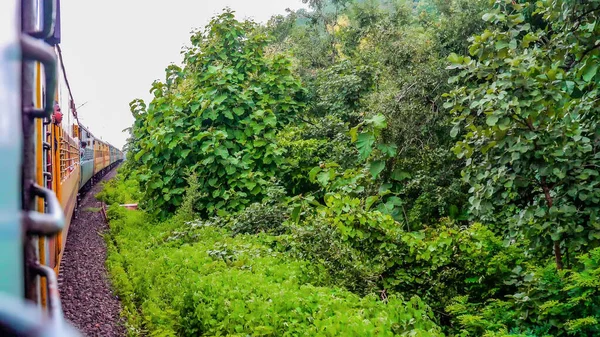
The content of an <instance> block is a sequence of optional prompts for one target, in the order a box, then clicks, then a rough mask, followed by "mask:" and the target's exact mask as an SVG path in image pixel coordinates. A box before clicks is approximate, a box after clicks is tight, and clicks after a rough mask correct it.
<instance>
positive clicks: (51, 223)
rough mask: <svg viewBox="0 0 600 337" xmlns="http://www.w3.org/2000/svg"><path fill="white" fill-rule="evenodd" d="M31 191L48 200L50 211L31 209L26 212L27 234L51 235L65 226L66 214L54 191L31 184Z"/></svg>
mask: <svg viewBox="0 0 600 337" xmlns="http://www.w3.org/2000/svg"><path fill="white" fill-rule="evenodd" d="M30 188H31V192H32V193H33V194H34V195H36V196H38V197H40V198H43V199H44V200H46V203H47V205H48V208H47V209H48V213H39V212H35V211H29V212H26V213H25V214H24V221H25V224H26V228H27V234H31V235H41V236H51V235H54V234H56V233H59V232H60V231H62V229H63V228H64V227H65V215H64V213H63V211H62V208H61V206H60V202H59V201H58V198H57V197H56V194H55V193H54V191H52V190H50V189H47V188H44V187H41V186H39V185H37V184H31V187H30Z"/></svg>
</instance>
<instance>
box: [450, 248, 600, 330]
mask: <svg viewBox="0 0 600 337" xmlns="http://www.w3.org/2000/svg"><path fill="white" fill-rule="evenodd" d="M577 264H578V265H579V266H581V270H579V271H578V270H566V271H557V270H556V267H555V266H554V265H552V264H548V265H547V266H545V267H537V266H531V267H530V268H529V269H526V270H521V269H518V270H515V272H516V274H517V277H516V278H515V282H516V283H517V284H519V291H518V292H516V293H514V295H512V296H509V297H508V299H506V300H494V301H490V302H487V303H483V304H482V303H477V302H472V301H469V300H470V299H469V298H468V297H461V298H456V300H455V302H454V303H453V304H452V305H451V306H449V308H448V309H449V311H450V312H452V313H453V314H455V315H456V316H457V317H456V323H457V326H460V335H461V336H471V335H473V336H476V335H477V336H478V335H482V334H483V333H484V332H486V331H488V332H489V333H491V332H492V331H495V332H501V331H511V332H512V333H513V334H514V335H517V334H522V335H527V336H595V335H597V334H598V333H600V330H599V328H598V321H599V320H600V314H599V313H600V300H599V299H600V296H599V295H600V249H594V250H592V251H591V252H590V253H589V254H583V255H581V256H579V257H578V259H577ZM513 334H511V335H513Z"/></svg>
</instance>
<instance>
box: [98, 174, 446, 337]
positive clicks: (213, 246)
mask: <svg viewBox="0 0 600 337" xmlns="http://www.w3.org/2000/svg"><path fill="white" fill-rule="evenodd" d="M124 184H125V185H126V183H124V182H123V181H118V180H117V181H116V182H115V183H111V184H107V186H105V190H106V193H105V194H104V195H106V196H111V197H116V198H117V199H118V198H119V196H118V195H119V193H121V192H124V191H125V193H128V192H126V190H127V188H125V186H124ZM192 193H193V192H192ZM184 204H185V201H184ZM188 215H189V214H188ZM108 217H109V219H110V232H109V235H108V243H109V245H108V247H109V249H108V260H107V265H108V269H109V271H110V275H111V279H112V282H113V286H114V288H115V290H116V292H117V294H118V295H119V297H120V298H121V301H122V303H123V308H124V309H123V315H124V316H125V318H126V321H127V328H128V331H129V335H131V336H138V335H149V336H250V335H251V336H441V335H442V334H441V332H440V329H439V328H438V327H437V325H436V324H435V323H434V322H433V321H432V319H431V317H432V312H431V311H430V309H429V308H428V306H427V305H426V304H424V303H423V302H422V301H421V300H420V299H419V298H418V297H413V298H410V299H408V300H404V299H402V298H400V297H396V296H391V297H388V298H387V299H386V300H385V301H381V300H380V299H379V298H378V297H376V296H373V295H371V296H366V297H360V296H358V295H356V294H353V293H351V292H349V291H348V290H345V289H343V288H339V287H331V286H326V285H327V284H331V280H330V279H329V276H328V274H327V273H325V272H324V271H323V270H322V267H320V265H319V264H314V263H311V262H310V261H306V260H300V259H295V258H293V257H292V256H291V255H289V254H285V253H282V252H279V251H276V250H274V249H272V248H270V246H269V244H267V242H268V241H269V238H268V236H267V235H266V234H260V235H251V234H242V233H239V234H238V235H233V234H234V233H233V232H232V231H231V230H230V229H228V228H227V226H224V227H218V226H214V225H210V224H207V222H199V221H185V220H184V219H185V218H186V217H187V216H186V214H185V212H184V211H182V212H180V213H179V214H177V215H176V216H175V217H174V218H172V219H170V220H168V221H163V222H157V223H154V222H151V221H149V219H150V218H149V217H148V216H147V215H146V214H145V213H144V212H143V211H141V210H126V209H124V208H120V207H118V206H116V205H115V206H111V207H110V208H109V210H108Z"/></svg>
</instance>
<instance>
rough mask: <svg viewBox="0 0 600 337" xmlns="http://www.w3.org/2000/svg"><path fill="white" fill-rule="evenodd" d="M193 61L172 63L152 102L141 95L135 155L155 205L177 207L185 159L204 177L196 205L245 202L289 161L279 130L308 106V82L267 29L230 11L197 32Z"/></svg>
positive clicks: (205, 209)
mask: <svg viewBox="0 0 600 337" xmlns="http://www.w3.org/2000/svg"><path fill="white" fill-rule="evenodd" d="M191 42H192V47H191V48H189V49H188V50H187V51H185V53H184V67H183V68H182V69H180V68H178V67H176V66H170V67H169V68H167V78H166V82H165V83H161V82H155V83H154V85H153V87H152V92H153V94H154V99H153V100H152V103H151V104H150V105H149V106H147V107H146V106H145V105H142V104H141V103H140V102H136V101H134V102H132V104H131V106H132V112H133V114H134V117H135V118H136V122H135V125H134V127H133V134H134V136H135V137H134V138H135V139H136V142H135V144H134V146H133V148H134V150H132V152H133V154H132V156H130V157H132V158H133V160H134V161H135V163H136V165H135V169H136V170H137V171H138V173H139V175H138V178H139V180H140V183H141V184H142V187H143V188H142V190H143V191H144V193H145V196H144V202H145V204H146V205H147V208H148V209H151V210H153V211H155V212H159V213H160V214H161V215H166V214H168V213H172V212H173V211H174V210H175V208H176V207H177V206H179V205H180V204H181V202H182V200H183V194H184V191H185V188H186V186H187V183H186V179H185V176H184V174H185V173H184V170H183V169H191V170H192V171H194V172H196V174H197V177H198V181H199V182H200V184H201V186H200V189H199V191H200V192H201V193H200V197H199V198H198V200H195V204H194V205H195V209H196V210H197V211H199V212H200V213H201V214H204V215H212V214H216V213H219V214H225V212H227V211H236V210H240V209H243V208H244V207H245V206H247V205H249V204H250V203H252V202H260V201H262V199H263V198H264V197H265V193H266V190H265V189H266V187H267V185H268V181H269V179H270V177H271V176H274V175H276V173H277V167H278V166H279V165H281V163H282V161H283V157H282V155H283V149H282V148H280V147H278V146H277V144H276V142H275V140H276V135H277V132H278V130H280V129H281V128H282V127H283V126H284V125H286V124H287V123H288V122H289V121H291V120H293V119H294V118H295V115H296V114H297V113H298V112H299V109H300V108H301V107H302V103H301V100H302V89H301V87H300V83H299V81H298V80H297V79H296V78H295V77H294V76H293V74H292V73H291V70H290V61H289V60H288V59H287V58H285V57H284V56H281V55H267V54H266V53H265V47H266V46H267V39H266V37H265V36H264V35H262V34H260V33H259V32H256V31H255V25H254V24H253V23H250V22H238V21H236V20H235V19H234V15H233V13H232V12H230V11H226V12H225V13H223V14H221V15H219V16H218V17H216V18H214V19H213V21H211V23H210V24H209V25H208V26H207V27H206V29H205V30H204V31H203V32H197V33H195V34H194V35H193V36H192V38H191Z"/></svg>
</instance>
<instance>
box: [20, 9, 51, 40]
mask: <svg viewBox="0 0 600 337" xmlns="http://www.w3.org/2000/svg"><path fill="white" fill-rule="evenodd" d="M56 7H57V6H56V0H44V22H43V23H42V30H40V31H34V32H27V34H29V35H30V36H32V37H34V38H37V39H46V38H49V37H51V36H52V35H53V34H54V26H55V24H56Z"/></svg>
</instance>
